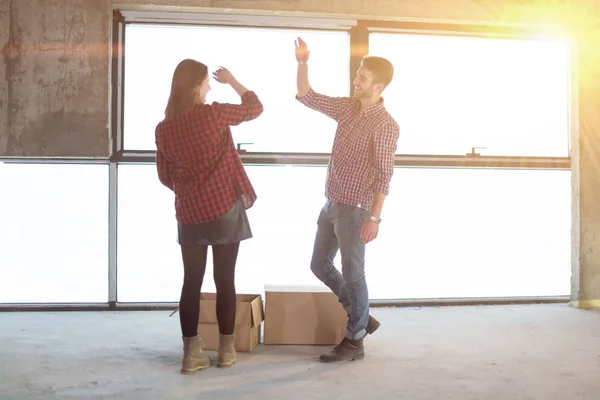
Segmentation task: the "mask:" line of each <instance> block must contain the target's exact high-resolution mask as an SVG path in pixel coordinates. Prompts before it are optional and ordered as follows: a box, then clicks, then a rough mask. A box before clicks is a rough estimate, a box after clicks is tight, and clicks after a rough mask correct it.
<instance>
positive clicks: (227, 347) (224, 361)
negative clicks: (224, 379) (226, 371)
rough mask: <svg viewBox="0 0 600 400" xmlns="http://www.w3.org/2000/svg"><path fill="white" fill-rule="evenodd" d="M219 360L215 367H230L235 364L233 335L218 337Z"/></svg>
mask: <svg viewBox="0 0 600 400" xmlns="http://www.w3.org/2000/svg"><path fill="white" fill-rule="evenodd" d="M217 352H218V354H219V359H218V362H217V367H220V368H225V367H231V365H233V363H235V359H236V353H235V334H232V335H219V348H218V349H217Z"/></svg>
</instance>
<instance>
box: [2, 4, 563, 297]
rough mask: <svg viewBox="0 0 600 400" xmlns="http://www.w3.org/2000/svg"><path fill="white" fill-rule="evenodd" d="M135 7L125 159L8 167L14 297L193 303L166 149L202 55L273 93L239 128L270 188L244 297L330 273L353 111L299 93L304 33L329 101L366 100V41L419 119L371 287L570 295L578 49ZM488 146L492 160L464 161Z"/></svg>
mask: <svg viewBox="0 0 600 400" xmlns="http://www.w3.org/2000/svg"><path fill="white" fill-rule="evenodd" d="M116 14H118V13H116ZM123 15H124V16H125V20H123V19H122V18H121V17H122V16H123ZM123 15H115V19H114V24H113V27H114V31H113V34H114V36H113V38H114V43H115V44H118V45H119V46H118V50H119V51H117V52H115V53H114V54H115V55H116V56H117V57H115V59H114V60H113V64H112V65H113V67H115V68H114V70H113V71H112V72H113V79H114V80H113V91H112V93H113V100H114V104H113V108H112V113H111V115H112V116H113V119H112V121H111V123H112V128H113V129H112V130H111V132H112V133H113V134H114V135H115V137H113V138H112V139H114V140H113V144H114V150H115V151H114V154H113V157H112V158H111V159H110V160H107V161H106V164H100V163H98V160H88V161H85V160H80V161H78V162H74V161H72V160H68V161H65V164H56V163H45V164H42V162H43V161H39V162H40V163H39V164H33V163H32V164H16V163H14V162H15V161H16V160H12V161H13V163H9V164H1V163H0V181H2V182H3V184H4V186H5V187H6V188H9V189H7V193H8V195H3V196H0V221H2V229H1V230H0V243H2V246H1V249H2V263H0V303H30V304H31V303H105V304H106V303H108V304H109V305H111V306H112V305H114V304H113V303H114V302H115V301H116V302H117V303H140V302H142V303H153V302H174V301H177V300H178V298H179V295H180V290H181V284H182V278H183V266H182V261H181V252H180V248H179V246H178V244H177V221H176V218H175V209H174V194H173V193H172V192H171V191H170V190H168V189H167V188H165V187H164V186H162V185H161V183H160V182H159V180H158V177H157V172H156V165H155V163H154V153H153V150H155V143H154V140H155V127H156V125H157V124H158V123H159V122H160V121H162V120H163V118H164V110H165V107H166V105H167V100H168V96H169V91H170V86H171V80H172V76H173V72H174V70H175V67H176V66H177V64H178V63H179V62H180V61H182V60H183V59H186V58H192V59H195V60H198V61H200V62H203V63H205V64H207V66H208V68H209V71H210V72H211V73H212V72H213V71H214V70H216V69H217V68H219V67H220V66H224V67H227V68H229V69H230V70H231V71H232V73H233V74H234V75H235V76H236V77H237V78H238V79H239V80H240V82H242V83H243V84H244V85H245V86H247V87H248V88H249V89H250V90H253V91H255V92H256V93H257V94H258V96H259V98H260V99H261V101H262V102H263V104H264V113H263V115H261V116H260V117H259V118H258V119H256V120H254V121H251V122H246V123H243V124H241V125H239V126H236V127H232V132H233V137H234V141H235V142H236V143H237V144H243V145H242V148H243V149H244V150H245V151H246V152H244V153H241V156H242V160H243V162H244V163H245V168H246V171H247V173H248V175H249V177H250V180H251V181H252V184H253V185H254V187H255V189H256V192H257V194H258V200H257V202H256V203H255V205H254V206H253V207H252V208H251V209H250V210H248V216H249V218H250V223H251V227H252V232H253V238H252V239H250V240H247V241H244V242H243V243H242V246H241V248H240V252H239V258H238V265H237V270H236V285H237V290H238V292H239V293H261V292H262V291H263V288H264V285H265V284H299V285H307V284H308V285H312V284H316V285H319V284H320V282H319V281H318V280H317V278H316V277H314V276H313V274H312V272H311V271H310V259H311V255H312V248H313V241H314V237H315V233H316V229H317V226H316V222H317V217H318V214H319V211H320V209H321V207H322V206H323V204H324V201H325V196H324V189H325V178H326V171H327V167H326V164H327V161H328V160H327V153H329V152H330V151H331V146H332V142H333V139H334V135H335V130H336V124H335V122H334V121H333V120H331V119H329V118H328V117H326V116H324V115H322V114H319V113H318V112H316V111H313V110H311V109H309V108H307V107H304V106H302V105H301V104H300V103H299V102H298V101H296V100H295V95H296V71H297V65H296V61H295V57H294V40H295V39H296V38H298V37H302V38H303V39H304V40H305V41H306V42H307V43H308V46H309V49H310V51H311V56H310V57H311V58H310V72H309V74H310V75H309V77H310V82H311V86H312V87H313V89H315V90H316V91H318V92H320V93H323V94H326V95H330V96H349V95H351V94H352V92H353V88H352V87H351V82H352V79H353V76H351V75H354V73H355V71H351V70H350V68H351V64H352V65H353V66H355V64H356V62H357V61H358V60H359V58H360V57H359V56H361V55H362V54H363V53H364V54H370V55H375V56H383V57H386V58H388V59H389V60H390V61H392V63H393V64H394V67H395V76H394V79H393V81H392V84H391V85H390V86H389V87H388V88H387V89H386V91H385V92H384V99H385V105H386V108H387V110H388V111H389V112H390V113H391V114H392V115H393V116H394V118H395V119H396V120H397V121H398V123H399V125H400V127H401V132H400V139H399V143H398V150H397V152H398V153H399V154H400V156H397V157H396V160H395V164H396V168H395V173H394V177H393V181H392V184H391V192H390V194H389V196H388V197H387V198H386V200H385V206H384V210H383V215H382V218H383V223H382V225H381V227H380V234H379V237H378V238H377V239H376V240H375V241H374V242H373V243H371V244H369V245H368V246H367V255H366V273H367V280H368V283H369V295H370V298H371V299H386V300H388V299H423V298H427V299H431V298H478V297H513V296H519V297H520V296H556V295H567V294H568V293H569V291H570V278H571V267H570V262H571V255H570V253H571V246H570V234H571V217H570V215H571V204H570V202H571V173H570V171H569V170H568V164H569V159H568V158H567V157H568V155H569V126H570V123H571V121H570V119H569V114H568V110H569V101H570V98H569V86H568V82H569V76H568V69H569V68H568V60H569V57H570V55H569V49H568V47H567V45H566V44H565V42H561V41H556V40H554V41H552V40H523V39H516V38H513V39H507V38H505V39H501V38H491V37H489V36H488V37H475V36H471V37H467V36H458V35H446V36H440V35H435V34H432V33H434V32H435V29H439V28H436V27H435V24H427V27H426V28H424V30H426V31H427V32H428V34H427V35H417V34H413V33H410V34H408V33H400V32H403V31H402V30H403V29H405V28H406V27H407V26H406V25H403V24H402V23H398V24H396V23H378V22H376V21H370V22H369V21H356V20H350V19H344V20H339V19H326V20H322V19H315V18H302V17H297V18H288V17H273V16H271V18H266V17H265V18H266V19H265V18H263V17H260V16H244V17H243V18H242V17H240V16H236V15H233V14H227V15H219V14H211V15H210V16H209V15H200V16H198V15H190V14H186V13H180V12H177V13H160V15H158V14H156V13H153V12H141V11H140V12H133V11H132V12H129V13H124V14H123ZM157 15H158V16H157ZM157 21H159V22H157ZM181 22H184V23H185V24H180V23H181ZM193 24H197V25H193ZM219 24H222V25H221V26H218V25H219ZM250 26H252V27H250ZM411 26H412V28H414V24H413V25H411ZM412 28H411V29H412ZM446 28H447V26H446ZM496 28H498V29H500V30H506V29H508V28H505V27H504V28H499V27H496ZM404 32H406V30H405V31H404ZM515 37H516V36H515ZM519 37H521V38H522V36H519ZM122 38H124V39H125V41H124V42H122V41H121V39H122ZM120 45H123V46H124V47H121V46H120ZM351 54H352V58H351ZM122 56H123V57H122ZM355 57H356V58H355ZM123 61H124V64H122V62H123ZM211 86H212V90H211V92H210V93H209V94H208V99H207V100H208V102H209V103H211V102H214V101H218V102H229V103H239V102H240V99H239V97H238V96H237V94H236V93H235V92H234V91H233V89H231V88H230V87H228V86H225V85H221V84H219V83H218V82H216V81H214V80H212V79H211ZM121 107H122V108H121ZM121 111H123V112H121ZM121 128H123V129H121ZM472 147H475V148H477V149H475V152H476V153H478V154H480V155H481V157H479V158H475V157H463V156H465V154H467V153H469V152H470V151H471V148H472ZM480 148H483V149H480ZM253 153H261V154H253ZM289 153H300V154H299V155H297V154H289ZM302 153H304V154H302ZM307 153H325V154H307ZM488 156H489V157H488ZM496 156H501V157H496ZM505 156H509V157H505ZM512 156H517V157H512ZM474 160H477V161H474ZM57 161H58V162H60V160H54V162H57ZM86 163H87V164H86ZM308 164H313V165H308ZM473 166H478V167H483V168H479V169H476V168H471V167H473ZM507 166H509V167H511V168H514V169H505V168H506V167H507ZM528 168H549V169H528ZM335 261H336V266H337V267H338V268H340V267H341V265H340V256H339V255H338V257H337V258H336V260H335ZM212 275H213V267H212V255H211V254H210V252H209V257H208V265H207V270H206V279H205V281H204V286H203V290H204V291H208V292H213V291H215V286H214V282H213V279H212Z"/></svg>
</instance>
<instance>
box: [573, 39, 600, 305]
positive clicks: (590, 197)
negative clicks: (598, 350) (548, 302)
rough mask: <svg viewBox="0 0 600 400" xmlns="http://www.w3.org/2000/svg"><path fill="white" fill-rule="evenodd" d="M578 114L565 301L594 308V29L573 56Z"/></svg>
mask: <svg viewBox="0 0 600 400" xmlns="http://www.w3.org/2000/svg"><path fill="white" fill-rule="evenodd" d="M575 58H576V61H577V64H578V65H577V68H576V70H577V81H578V82H577V86H578V89H579V95H578V97H577V102H578V107H577V108H578V115H577V113H576V114H575V120H574V122H575V123H574V128H579V129H578V130H577V129H573V132H572V136H571V153H572V154H571V157H572V184H573V192H572V193H573V196H572V216H573V222H572V223H573V227H572V228H573V229H572V272H573V275H572V286H571V303H570V304H571V305H573V306H575V307H580V308H597V307H600V30H599V31H598V32H594V33H588V34H586V35H585V41H583V42H582V43H581V45H580V48H579V50H578V54H577V55H576V57H575Z"/></svg>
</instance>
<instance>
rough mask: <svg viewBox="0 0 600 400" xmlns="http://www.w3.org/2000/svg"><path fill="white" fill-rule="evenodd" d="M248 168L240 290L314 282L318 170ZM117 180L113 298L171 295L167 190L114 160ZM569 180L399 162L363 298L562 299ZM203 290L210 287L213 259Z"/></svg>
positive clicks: (140, 169)
mask: <svg viewBox="0 0 600 400" xmlns="http://www.w3.org/2000/svg"><path fill="white" fill-rule="evenodd" d="M247 171H248V174H249V176H250V179H251V180H252V183H253V184H254V187H255V189H256V191H257V194H258V200H257V201H256V203H255V205H254V206H253V207H252V208H251V209H250V210H249V211H248V216H249V219H250V223H251V227H252V231H253V235H254V237H253V238H252V239H249V240H247V241H245V242H243V243H242V245H241V247H240V253H239V259H238V267H237V271H236V284H237V289H238V291H239V292H240V293H242V292H245V293H262V291H263V285H264V284H287V283H294V284H319V281H318V280H316V278H315V277H314V276H313V274H312V272H311V271H310V258H311V252H312V246H313V240H314V235H315V232H316V221H317V217H318V214H319V210H320V208H321V207H322V206H323V204H324V201H325V198H324V195H323V188H324V182H325V167H301V166H296V167H284V166H277V167H276V166H259V165H256V166H248V167H247ZM119 187H120V189H119V301H137V302H146V301H176V300H177V299H178V296H179V292H180V289H181V282H182V277H183V267H182V263H181V255H180V252H179V248H178V246H177V243H176V234H177V230H176V222H175V219H174V215H173V213H174V212H173V204H172V195H171V194H170V193H169V192H168V190H167V189H164V188H163V187H161V185H160V183H159V182H158V180H157V178H156V171H155V167H154V166H153V165H127V166H121V167H120V180H119ZM569 187H570V173H569V172H568V171H514V170H474V169H473V170H463V169H428V168H396V170H395V173H394V178H393V182H392V188H391V193H390V196H389V197H388V199H387V200H386V206H385V209H384V214H383V220H384V222H383V223H382V225H381V230H380V235H379V238H377V239H376V240H375V241H374V242H373V243H372V244H369V245H368V246H367V256H366V271H367V279H368V282H369V295H370V298H371V299H410V298H440V297H490V296H498V297H507V296H549V295H566V294H568V293H569V277H570V249H571V247H570V236H569V235H570V199H571V197H570V192H569ZM336 263H337V266H338V268H339V267H341V265H340V257H339V255H338V257H337V259H336ZM203 289H204V290H205V291H214V290H215V288H214V283H213V279H212V259H211V257H210V256H209V260H208V268H207V271H206V279H205V281H204V287H203Z"/></svg>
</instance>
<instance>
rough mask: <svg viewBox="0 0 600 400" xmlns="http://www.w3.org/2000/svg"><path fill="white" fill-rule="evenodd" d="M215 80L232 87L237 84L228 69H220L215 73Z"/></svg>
mask: <svg viewBox="0 0 600 400" xmlns="http://www.w3.org/2000/svg"><path fill="white" fill-rule="evenodd" d="M213 78H215V80H216V81H217V82H219V83H225V84H229V85H231V84H232V83H233V82H235V78H234V76H233V74H232V73H231V72H229V70H228V69H227V68H224V67H220V68H219V69H218V70H216V71H215V72H213Z"/></svg>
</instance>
